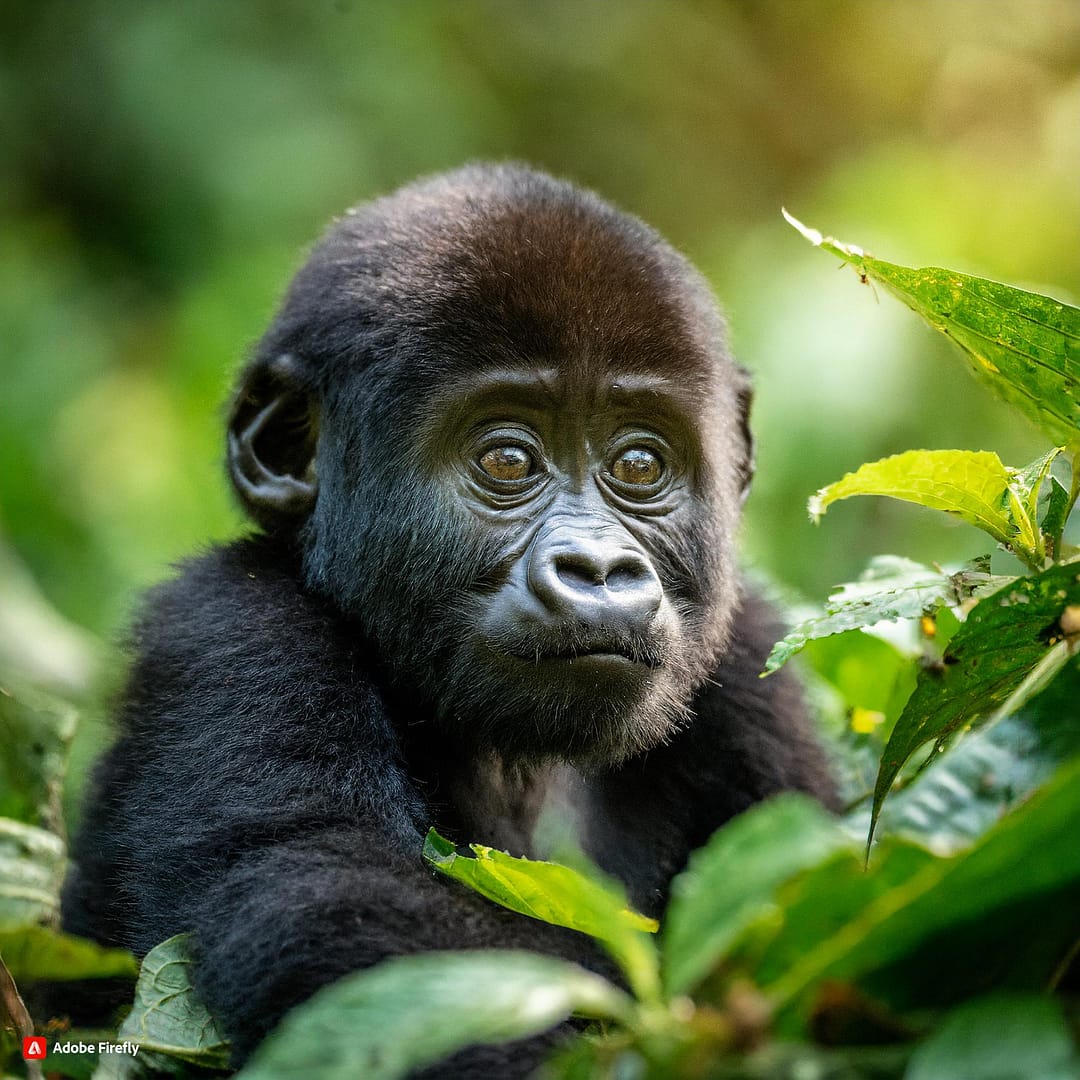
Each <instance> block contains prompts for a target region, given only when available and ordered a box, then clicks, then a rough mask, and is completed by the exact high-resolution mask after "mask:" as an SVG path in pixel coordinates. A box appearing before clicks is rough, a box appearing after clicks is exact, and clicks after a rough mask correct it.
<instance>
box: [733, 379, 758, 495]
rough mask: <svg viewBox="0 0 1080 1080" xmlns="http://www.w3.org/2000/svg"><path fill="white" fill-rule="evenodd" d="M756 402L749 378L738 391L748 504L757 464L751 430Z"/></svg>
mask: <svg viewBox="0 0 1080 1080" xmlns="http://www.w3.org/2000/svg"><path fill="white" fill-rule="evenodd" d="M753 400H754V388H753V387H752V386H751V385H750V380H749V377H747V380H746V382H745V383H743V385H742V386H740V387H739V390H738V401H739V426H740V429H741V431H742V436H743V455H744V456H743V459H742V461H740V463H739V477H740V479H741V481H742V501H743V502H746V496H747V495H749V494H750V481H751V480H753V479H754V468H755V466H756V464H757V462H756V460H755V457H754V435H753V432H751V430H750V406H751V404H752V403H753Z"/></svg>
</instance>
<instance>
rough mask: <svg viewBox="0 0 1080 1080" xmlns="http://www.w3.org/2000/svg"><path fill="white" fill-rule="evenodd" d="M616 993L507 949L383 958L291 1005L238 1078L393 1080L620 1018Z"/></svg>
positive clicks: (564, 966)
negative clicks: (467, 1054)
mask: <svg viewBox="0 0 1080 1080" xmlns="http://www.w3.org/2000/svg"><path fill="white" fill-rule="evenodd" d="M632 1009H633V1003H632V1002H631V1000H630V998H628V997H627V996H626V995H625V994H624V993H623V992H622V991H621V990H618V989H616V988H615V987H614V986H612V985H611V984H610V983H609V982H607V981H606V980H604V979H602V978H600V976H598V975H593V974H592V973H590V972H587V971H584V970H583V969H582V968H579V967H577V966H576V965H574V964H568V963H566V962H565V961H562V960H555V959H552V958H551V957H546V956H539V955H536V954H534V953H524V952H513V951H510V950H492V951H477V952H470V953H425V954H419V955H414V956H405V957H399V958H397V959H394V960H388V961H385V962H384V963H382V964H380V965H379V966H378V967H375V968H371V969H369V970H368V971H363V972H359V973H357V974H356V975H351V976H349V977H347V978H345V979H342V980H341V981H340V982H338V983H336V984H334V985H333V986H330V987H327V988H326V989H325V990H322V991H320V992H319V993H318V994H316V995H315V997H313V998H312V999H311V1000H310V1001H308V1002H306V1003H305V1004H303V1005H301V1006H299V1007H298V1008H296V1009H294V1010H293V1012H291V1013H290V1014H289V1015H288V1016H287V1017H286V1018H285V1020H284V1021H283V1022H282V1024H281V1026H280V1027H279V1028H278V1029H277V1030H276V1031H275V1032H273V1033H272V1034H271V1035H270V1037H269V1038H268V1039H267V1040H266V1041H265V1042H264V1043H263V1045H262V1046H261V1047H260V1048H259V1049H258V1050H257V1051H256V1053H255V1056H254V1057H253V1058H252V1060H251V1062H250V1064H249V1065H248V1066H247V1067H246V1068H245V1069H244V1070H243V1071H242V1072H241V1073H240V1074H239V1076H240V1077H241V1078H242V1080H293V1078H294V1077H297V1076H303V1077H305V1080H341V1078H342V1077H346V1076H356V1077H364V1080H395V1078H397V1077H403V1076H406V1075H408V1074H410V1073H412V1072H413V1071H414V1070H417V1069H420V1068H422V1067H423V1066H425V1065H430V1064H432V1063H433V1062H436V1061H440V1060H442V1059H443V1058H445V1057H448V1056H449V1055H450V1054H453V1053H455V1052H456V1051H458V1050H462V1049H464V1048H465V1047H467V1046H473V1045H476V1044H495V1043H504V1042H510V1041H511V1040H514V1039H520V1038H525V1037H526V1036H530V1035H536V1034H539V1033H540V1032H542V1031H545V1030H547V1029H548V1028H550V1027H552V1026H554V1025H555V1024H558V1023H560V1022H561V1021H563V1020H565V1019H567V1017H569V1016H570V1015H571V1014H572V1013H578V1014H580V1015H584V1016H590V1017H601V1018H614V1019H623V1020H626V1019H629V1018H630V1017H631V1015H632Z"/></svg>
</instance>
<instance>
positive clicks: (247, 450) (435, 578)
mask: <svg viewBox="0 0 1080 1080" xmlns="http://www.w3.org/2000/svg"><path fill="white" fill-rule="evenodd" d="M748 402H749V386H748V381H747V378H746V375H745V373H744V372H743V371H742V370H741V369H740V368H739V367H737V366H736V365H735V364H734V363H733V362H732V361H731V359H730V357H729V355H728V351H727V346H726V342H725V332H724V325H723V321H722V319H721V316H720V314H719V312H718V310H717V308H716V304H715V302H714V300H713V298H712V296H711V294H710V292H709V290H708V288H707V286H706V285H705V283H704V281H703V280H702V279H701V278H700V276H699V275H698V274H697V273H696V272H695V271H694V270H693V269H692V268H691V266H690V265H689V264H688V263H687V261H686V260H685V259H684V258H682V257H681V256H680V255H678V254H677V253H676V252H675V251H674V250H672V248H671V247H670V246H669V245H667V244H666V243H665V242H664V241H663V240H662V239H660V237H659V236H658V235H657V234H656V233H655V232H653V231H652V230H651V229H649V228H647V227H646V226H645V225H643V224H642V223H641V222H640V221H638V220H637V219H635V218H632V217H629V216H627V215H625V214H622V213H619V212H618V211H616V210H614V209H613V208H612V207H611V206H609V205H607V204H606V203H604V202H603V201H601V200H600V199H598V198H597V197H595V196H594V195H591V194H588V193H584V192H582V191H581V190H580V189H577V188H575V187H573V186H571V185H569V184H566V183H562V182H559V181H556V180H553V179H551V178H550V177H547V176H544V175H541V174H538V173H534V172H531V171H528V170H526V169H522V168H518V167H508V166H500V167H479V166H478V167H470V168H466V169H462V170H460V171H458V172H456V173H452V174H449V175H444V176H440V177H438V178H436V179H434V180H429V181H424V182H420V183H417V184H414V185H411V186H409V187H406V188H403V189H402V190H400V191H398V192H397V193H396V194H393V195H391V196H389V197H387V198H384V199H381V200H379V201H376V202H374V203H371V204H369V205H366V206H363V207H360V208H358V209H356V210H354V211H351V212H350V213H348V214H347V215H345V216H344V217H343V218H342V219H341V220H340V221H338V222H336V223H335V224H334V225H333V226H332V227H331V229H330V230H329V232H328V233H327V235H326V236H325V238H324V239H323V240H322V241H321V243H319V244H318V246H317V247H316V248H315V250H314V252H313V254H312V255H311V257H310V259H309V260H308V262H307V264H306V265H305V266H304V267H303V268H302V269H301V270H300V272H299V273H298V275H297V276H296V278H295V280H294V281H293V283H292V286H291V288H290V290H289V292H288V294H287V296H286V298H285V301H284V304H283V306H282V309H281V311H280V313H279V314H278V317H277V319H276V320H275V322H274V323H273V324H272V326H271V327H270V329H269V331H268V332H267V334H266V336H265V337H264V339H263V340H262V342H261V343H260V345H259V347H258V350H257V353H256V356H255V358H254V360H253V361H252V362H251V363H250V364H249V365H248V367H247V369H246V370H245V372H244V373H243V375H242V377H241V382H240V388H239V390H238V393H237V395H236V398H235V402H234V406H233V412H232V418H231V424H230V433H229V461H230V471H231V474H232V478H233V482H234V485H235V487H236V489H237V491H238V492H239V494H240V496H241V498H242V500H243V501H244V503H245V505H246V506H247V508H248V510H249V511H250V513H251V514H252V515H253V517H254V518H255V519H256V520H257V521H258V522H260V523H261V524H262V525H263V526H264V528H266V529H267V530H268V531H271V532H273V533H276V534H278V535H280V536H282V537H287V538H290V540H291V541H292V542H293V543H295V545H296V547H297V549H298V552H299V556H300V558H301V560H302V566H303V573H304V577H305V580H306V582H307V584H308V586H309V587H310V588H312V589H314V590H316V591H317V592H319V593H320V594H322V595H323V596H325V597H327V598H328V599H329V600H330V601H331V602H332V603H333V604H335V605H336V606H337V607H338V608H339V609H340V610H341V611H342V612H343V613H344V614H345V615H346V616H347V617H348V618H349V619H350V621H351V622H352V623H353V624H354V625H355V626H356V632H357V634H358V635H362V636H363V640H365V641H366V642H367V643H368V647H370V649H371V650H372V653H373V658H374V661H375V663H376V664H377V665H378V667H379V668H380V669H381V670H382V671H383V672H384V673H385V677H386V680H387V682H388V684H389V685H391V686H392V687H393V692H394V694H395V695H396V696H397V697H398V698H399V699H401V700H404V701H406V702H407V703H408V705H409V709H410V712H411V714H412V715H413V716H414V718H415V721H414V722H417V723H419V722H423V721H425V720H427V719H432V720H435V721H436V722H437V723H438V724H439V725H440V727H441V729H442V730H443V731H444V732H446V733H448V734H449V735H450V736H451V737H452V738H453V739H456V740H459V741H461V742H462V743H463V744H466V745H469V746H473V747H477V748H481V749H494V750H496V751H498V752H499V753H500V754H502V755H503V756H505V757H506V758H507V759H509V760H517V761H529V760H538V759H543V758H551V757H561V758H564V759H567V760H570V761H572V762H574V763H576V764H579V765H588V766H597V765H602V764H610V763H614V762H617V761H619V760H621V759H623V758H625V757H626V756H628V755H630V754H632V753H634V752H636V751H639V750H643V749H645V748H648V747H651V746H655V745H656V744H658V743H660V742H663V741H664V740H666V739H667V738H668V737H670V735H671V734H672V733H673V732H674V730H675V729H676V728H677V727H678V726H679V724H680V722H681V721H682V720H683V719H684V718H685V717H686V716H687V715H688V710H689V708H690V704H691V700H692V697H693V695H694V692H695V690H696V689H697V688H698V687H699V686H700V685H701V684H702V682H703V681H704V680H705V679H706V678H707V677H708V676H709V675H710V674H711V673H712V672H713V671H714V670H715V667H716V664H717V660H718V657H719V655H720V653H721V652H722V650H723V648H724V645H725V643H726V640H727V636H728V632H729V628H730V623H731V619H732V614H733V610H734V608H735V606H736V604H737V602H738V586H737V582H736V575H735V571H734V566H733V553H732V544H733V533H734V530H735V526H736V523H737V519H738V514H739V507H740V503H741V500H742V497H743V495H744V493H745V490H746V487H747V484H748V482H749V477H750V472H751V451H750V444H749V436H748V433H747V427H746V414H747V407H748Z"/></svg>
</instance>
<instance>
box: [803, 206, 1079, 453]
mask: <svg viewBox="0 0 1080 1080" xmlns="http://www.w3.org/2000/svg"><path fill="white" fill-rule="evenodd" d="M784 217H785V218H786V219H787V220H788V222H789V223H790V224H791V225H793V226H794V227H795V228H796V229H798V230H799V232H801V233H802V234H803V236H805V237H806V238H807V239H808V240H809V241H810V242H811V243H813V244H815V245H817V246H819V247H821V248H823V249H824V250H825V251H829V252H831V253H832V254H833V255H836V256H838V257H839V258H841V259H843V260H844V261H845V262H847V263H850V264H851V265H852V266H854V267H855V269H856V270H857V271H858V272H859V274H860V276H862V277H863V278H864V279H868V280H873V281H876V282H879V283H880V284H881V285H883V286H884V287H885V288H886V289H888V290H889V292H891V293H893V295H894V296H897V297H898V298H899V299H900V300H902V301H903V302H904V303H905V304H907V306H908V307H910V308H911V309H912V310H913V311H915V312H917V313H918V314H919V315H921V316H922V317H923V318H924V319H925V320H926V321H927V322H928V323H929V324H930V325H931V326H933V327H934V329H936V330H940V331H941V333H943V334H945V335H946V336H947V337H950V338H952V340H953V341H955V342H956V343H957V344H958V345H959V346H960V347H961V349H963V351H964V353H965V355H966V356H967V358H968V362H969V366H970V368H971V370H972V371H973V372H974V374H975V376H976V377H977V378H978V379H979V380H980V381H981V382H983V383H984V385H986V386H987V387H988V388H989V389H990V390H991V391H993V393H995V394H996V395H997V396H998V397H1000V398H1002V399H1003V400H1005V401H1007V402H1008V403H1009V404H1010V405H1012V406H1013V407H1014V408H1015V409H1016V410H1017V411H1018V412H1020V413H1022V414H1023V415H1024V416H1026V417H1027V418H1028V419H1029V420H1031V421H1032V422H1033V423H1034V424H1036V426H1037V427H1039V429H1040V430H1042V431H1043V432H1045V433H1046V434H1047V435H1049V436H1050V438H1051V439H1052V440H1053V441H1054V442H1056V443H1063V444H1067V445H1070V446H1076V445H1077V444H1078V443H1080V309H1077V308H1075V307H1072V306H1071V305H1070V304H1064V303H1062V302H1061V301H1060V300H1054V299H1053V298H1052V297H1049V296H1043V295H1041V294H1039V293H1033V292H1027V291H1025V290H1023V289H1016V288H1013V287H1012V286H1010V285H1003V284H1001V283H999V282H996V281H989V280H987V279H985V278H978V277H971V276H969V275H967V274H959V273H957V272H956V271H955V270H945V269H941V268H939V267H933V266H930V267H922V268H920V269H912V268H910V267H906V266H897V265H896V264H894V263H888V262H884V261H883V260H881V259H876V258H874V257H873V256H870V255H868V254H867V253H866V252H865V251H863V250H862V249H861V248H859V247H857V246H856V245H854V244H844V243H841V242H840V241H838V240H834V239H832V238H831V237H825V236H822V234H821V233H820V232H818V231H817V230H816V229H809V228H807V227H806V226H805V225H803V224H802V223H801V222H799V221H797V220H796V219H795V218H793V217H792V216H791V215H790V214H788V213H787V211H784Z"/></svg>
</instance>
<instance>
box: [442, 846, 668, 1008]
mask: <svg viewBox="0 0 1080 1080" xmlns="http://www.w3.org/2000/svg"><path fill="white" fill-rule="evenodd" d="M470 848H471V850H472V852H473V855H474V857H473V858H469V857H467V856H461V855H459V854H458V853H457V850H456V848H455V847H454V845H453V844H452V843H451V842H450V841H449V840H446V839H445V838H444V837H442V836H440V835H439V834H438V833H437V832H436V831H435V830H434V829H431V830H430V831H429V832H428V835H427V838H426V840H425V841H424V859H425V861H427V863H428V864H429V865H430V866H433V867H434V868H435V869H436V870H438V871H439V872H440V873H443V874H446V875H447V876H448V877H452V878H454V879H455V880H456V881H460V882H462V883H463V884H465V885H468V886H469V888H471V889H473V890H475V891H476V892H478V893H480V894H481V895H482V896H486V897H487V898H488V899H489V900H494V901H495V903H497V904H501V905H502V906H503V907H505V908H509V909H510V910H511V911H516V912H518V913H519V914H522V915H528V916H529V917H530V918H533V919H539V920H540V921H541V922H546V923H553V924H554V925H556V926H565V927H568V928H569V929H571V930H579V931H580V932H581V933H583V934H588V935H589V936H590V937H594V938H596V939H597V940H598V941H600V942H602V943H603V945H604V946H605V947H606V948H607V949H608V950H609V951H610V952H611V954H612V955H613V956H614V957H615V959H616V960H617V961H618V962H619V963H620V965H622V967H623V969H624V971H625V972H626V974H627V976H628V977H629V978H630V980H631V983H632V985H633V986H634V989H635V990H636V991H637V992H638V993H639V994H641V995H643V996H652V995H653V994H654V992H655V989H656V986H657V980H658V974H657V961H656V950H655V948H654V947H653V945H652V944H651V942H650V941H649V940H648V939H647V938H646V937H644V936H643V935H645V934H654V933H656V931H657V929H658V927H659V924H658V923H657V921H656V920H655V919H650V918H647V917H646V916H644V915H641V914H639V913H638V912H636V911H632V910H631V909H630V908H629V907H628V906H627V903H626V896H625V893H624V892H623V891H622V887H621V886H620V885H619V884H618V883H617V882H615V881H613V880H611V879H608V878H603V877H601V875H600V872H599V871H596V873H595V874H594V875H593V876H586V875H585V874H582V873H579V872H578V871H577V870H574V869H572V868H571V867H569V866H562V865H560V864H559V863H551V862H542V861H539V860H532V859H519V858H515V857H514V856H512V855H507V854H506V853H505V852H502V851H495V850H494V849H493V848H489V847H484V846H483V845H481V844H472V845H470Z"/></svg>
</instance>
